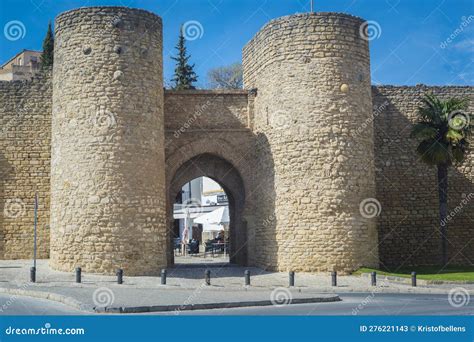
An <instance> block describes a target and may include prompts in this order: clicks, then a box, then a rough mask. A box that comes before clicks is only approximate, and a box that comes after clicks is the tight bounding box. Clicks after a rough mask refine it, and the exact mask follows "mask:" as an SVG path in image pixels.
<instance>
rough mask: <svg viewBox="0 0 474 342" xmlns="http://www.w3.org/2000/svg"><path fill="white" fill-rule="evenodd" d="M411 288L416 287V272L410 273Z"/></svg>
mask: <svg viewBox="0 0 474 342" xmlns="http://www.w3.org/2000/svg"><path fill="white" fill-rule="evenodd" d="M411 286H413V287H416V272H411Z"/></svg>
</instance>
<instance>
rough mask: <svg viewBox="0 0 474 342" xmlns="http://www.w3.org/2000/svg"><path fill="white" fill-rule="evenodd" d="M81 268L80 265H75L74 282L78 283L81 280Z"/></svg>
mask: <svg viewBox="0 0 474 342" xmlns="http://www.w3.org/2000/svg"><path fill="white" fill-rule="evenodd" d="M81 272H82V270H81V268H80V267H76V283H80V282H81Z"/></svg>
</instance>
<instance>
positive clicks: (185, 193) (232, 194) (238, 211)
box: [168, 154, 247, 265]
mask: <svg viewBox="0 0 474 342" xmlns="http://www.w3.org/2000/svg"><path fill="white" fill-rule="evenodd" d="M204 177H205V178H204ZM206 179H208V180H209V181H207V180H206ZM205 182H206V183H207V184H205ZM205 186H208V187H210V188H211V189H212V187H214V188H215V189H214V190H216V191H214V194H215V195H212V194H211V196H206V195H210V194H205V193H202V189H203V188H204V187H205ZM218 187H219V188H221V189H222V192H221V193H219V191H218V190H219V189H218ZM193 188H194V190H193ZM211 193H212V192H211ZM224 194H225V197H226V198H223V197H221V198H220V202H221V205H219V203H218V202H219V201H218V200H217V196H223V195H224ZM203 195H204V196H203ZM214 197H215V200H213V199H214ZM208 201H209V203H207V202H208ZM177 202H178V203H177ZM179 202H181V203H179ZM213 202H214V203H213ZM168 203H169V204H170V205H168V222H169V232H170V234H169V236H170V241H169V246H170V248H169V261H170V263H171V264H189V263H192V264H195V265H212V264H216V263H215V262H213V261H212V260H213V259H210V258H212V255H213V252H214V257H216V256H218V257H219V259H218V260H219V261H221V262H220V263H218V264H219V265H222V262H229V263H231V264H238V265H246V264H247V226H246V222H245V221H244V220H243V218H242V212H243V209H244V204H245V189H244V184H243V181H242V178H241V176H240V173H239V172H238V170H237V169H236V168H235V167H234V166H233V165H232V164H231V163H229V162H228V161H226V160H224V159H223V158H221V157H219V156H216V155H213V154H200V155H198V156H195V157H193V158H191V159H189V160H188V161H187V162H185V163H184V164H182V165H181V166H180V167H179V168H178V170H177V171H176V173H175V175H174V177H173V178H172V180H171V182H170V184H169V187H168ZM175 204H177V205H175ZM226 207H227V210H228V211H227V213H228V214H227V215H228V221H229V222H228V223H227V226H224V225H222V229H214V230H212V229H207V230H209V232H208V233H206V234H203V233H204V226H205V224H204V223H198V224H195V223H196V222H195V221H196V220H197V222H204V221H205V220H199V218H200V217H201V219H202V216H203V215H207V214H208V213H211V212H212V213H214V214H215V215H220V214H221V215H223V216H224V219H225V215H226V213H225V212H224V213H222V212H221V213H219V212H217V213H215V211H217V210H219V209H220V211H222V210H224V211H225V208H226ZM175 218H176V219H178V222H177V221H176V219H175ZM185 221H186V223H185ZM211 221H212V220H211ZM224 221H225V220H224ZM209 223H211V222H209ZM185 224H187V226H188V230H187V232H185ZM200 224H201V226H199V225H200ZM211 224H212V223H211ZM192 226H194V229H193V227H192ZM183 233H184V234H183ZM193 234H194V235H193ZM219 234H221V236H218V235H219ZM183 237H184V238H185V241H186V242H188V243H189V242H192V240H193V238H194V240H198V238H199V237H200V238H201V240H200V241H199V244H198V246H199V253H196V249H194V250H192V249H191V248H196V242H195V241H194V243H193V245H192V246H191V245H188V246H185V247H184V251H183V244H182V242H183V241H182V239H183ZM216 238H217V239H216ZM178 239H179V240H178ZM207 240H211V241H207ZM206 242H208V243H207V250H206ZM178 243H179V245H178ZM188 252H192V253H191V255H193V257H194V258H193V260H192V262H190V259H189V257H190V255H188V256H187V257H185V255H186V253H188Z"/></svg>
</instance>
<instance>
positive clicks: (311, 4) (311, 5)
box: [310, 0, 314, 13]
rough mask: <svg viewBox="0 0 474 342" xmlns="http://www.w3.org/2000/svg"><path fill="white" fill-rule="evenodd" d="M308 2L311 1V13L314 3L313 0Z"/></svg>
mask: <svg viewBox="0 0 474 342" xmlns="http://www.w3.org/2000/svg"><path fill="white" fill-rule="evenodd" d="M310 2H311V13H313V11H314V4H313V0H310Z"/></svg>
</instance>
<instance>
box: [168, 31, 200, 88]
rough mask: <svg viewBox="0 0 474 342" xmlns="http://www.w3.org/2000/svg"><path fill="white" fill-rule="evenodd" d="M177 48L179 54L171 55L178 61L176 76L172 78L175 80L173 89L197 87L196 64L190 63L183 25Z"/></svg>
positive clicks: (175, 70)
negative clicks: (195, 84) (195, 85)
mask: <svg viewBox="0 0 474 342" xmlns="http://www.w3.org/2000/svg"><path fill="white" fill-rule="evenodd" d="M176 50H178V55H177V56H176V57H171V58H172V59H174V60H175V61H176V67H175V69H174V76H173V78H172V79H171V80H172V81H173V82H174V87H173V89H177V90H182V89H196V87H194V85H193V83H194V82H196V81H197V75H196V73H195V72H194V64H192V65H191V64H189V63H188V62H189V59H190V58H191V56H190V55H188V53H187V51H186V45H185V38H184V33H183V26H181V29H180V31H179V40H178V44H177V45H176Z"/></svg>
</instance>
